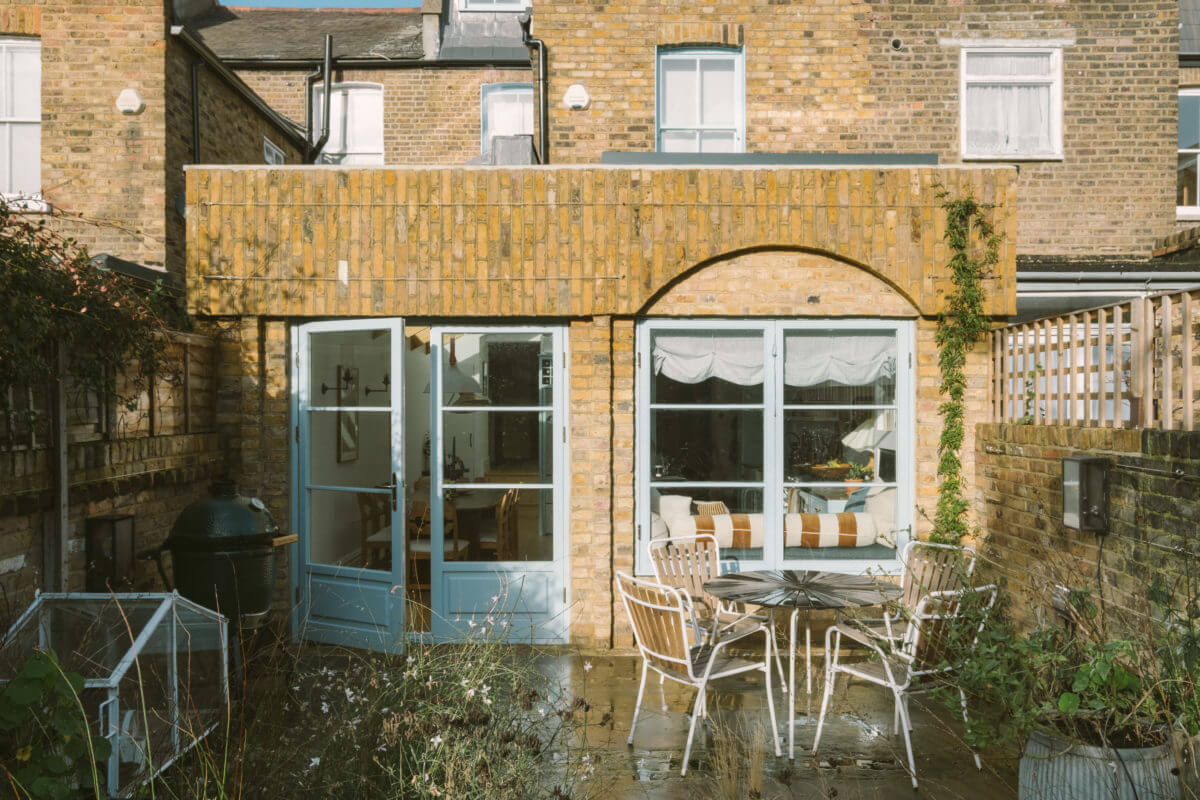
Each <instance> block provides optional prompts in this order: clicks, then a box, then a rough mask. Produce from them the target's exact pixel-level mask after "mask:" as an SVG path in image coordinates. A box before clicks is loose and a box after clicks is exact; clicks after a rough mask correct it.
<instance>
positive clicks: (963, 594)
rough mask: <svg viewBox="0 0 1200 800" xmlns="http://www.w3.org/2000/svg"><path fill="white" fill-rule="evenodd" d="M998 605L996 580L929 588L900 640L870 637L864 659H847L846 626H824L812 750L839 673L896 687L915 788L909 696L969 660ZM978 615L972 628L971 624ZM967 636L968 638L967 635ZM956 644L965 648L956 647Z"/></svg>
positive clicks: (897, 720)
mask: <svg viewBox="0 0 1200 800" xmlns="http://www.w3.org/2000/svg"><path fill="white" fill-rule="evenodd" d="M995 605H996V586H995V585H994V584H993V585H989V586H981V587H979V588H977V589H956V590H945V591H937V592H930V593H928V594H926V595H925V596H924V597H922V598H921V600H920V602H918V603H917V607H916V609H915V610H914V612H913V614H912V617H911V619H910V620H909V622H908V626H907V627H906V629H905V632H904V636H903V637H901V638H900V639H899V641H898V642H894V643H889V644H890V645H891V646H889V647H888V649H887V651H886V652H885V649H884V647H883V646H881V645H882V644H883V642H882V641H875V640H868V641H867V642H866V645H867V647H869V648H870V649H871V650H872V651H873V653H872V655H873V656H875V657H874V658H871V659H869V660H866V661H851V662H843V661H842V660H841V643H842V636H843V628H842V627H841V626H834V627H830V628H828V629H827V630H826V631H825V653H826V656H827V660H826V668H825V692H824V695H823V696H822V698H821V715H820V716H819V717H818V718H817V735H816V738H815V739H814V740H813V747H812V752H813V755H814V756H816V754H817V747H818V746H819V745H820V744H821V729H822V727H823V726H824V724H825V713H826V711H828V709H829V700H830V698H831V697H832V696H833V689H834V683H835V681H836V679H837V676H838V675H839V674H845V675H847V676H849V677H850V678H860V679H862V680H865V681H868V682H870V683H874V684H875V685H877V686H883V687H884V688H886V689H888V690H889V691H891V693H892V698H893V701H894V704H895V705H894V710H893V714H892V728H893V730H892V733H893V734H895V733H896V729H897V728H899V729H900V730H901V731H902V732H903V733H904V747H905V749H906V750H907V752H908V772H909V775H910V776H911V777H912V785H913V788H914V789H915V788H917V767H916V762H915V761H914V760H913V750H912V738H911V737H910V736H909V733H910V731H912V719H911V717H910V715H909V711H908V698H909V697H911V696H912V695H914V694H923V693H926V692H931V691H933V690H935V689H937V688H938V687H939V685H942V686H944V685H945V680H946V679H947V678H948V677H950V675H952V674H953V673H954V672H955V671H956V670H958V669H961V667H962V665H963V664H964V663H966V662H967V661H968V660H969V658H970V656H971V651H973V650H974V647H975V644H976V642H978V640H979V634H980V632H982V631H983V628H984V625H985V624H986V623H987V620H988V618H989V617H990V616H991V612H992V608H993V607H994V606H995ZM964 609H973V610H974V611H975V614H973V615H964V614H963V611H964ZM976 619H978V620H979V622H978V625H977V626H975V628H974V631H973V632H972V631H971V630H970V627H968V626H970V625H972V624H973V623H974V621H975V620H976ZM968 640H969V641H968ZM955 646H958V647H959V648H961V650H962V652H957V653H955V652H953V650H954V648H955ZM958 695H959V699H960V700H961V703H962V716H963V724H969V721H968V719H967V696H966V694H965V693H964V692H963V690H962V689H961V688H960V689H959V690H958ZM975 767H976V768H977V769H983V764H982V763H981V762H980V760H979V754H978V753H975Z"/></svg>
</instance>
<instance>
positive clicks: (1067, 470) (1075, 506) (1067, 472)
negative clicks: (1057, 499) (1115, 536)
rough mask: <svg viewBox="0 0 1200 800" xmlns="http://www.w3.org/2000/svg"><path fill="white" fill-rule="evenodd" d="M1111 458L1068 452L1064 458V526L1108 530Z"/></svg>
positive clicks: (1087, 529) (1078, 529)
mask: <svg viewBox="0 0 1200 800" xmlns="http://www.w3.org/2000/svg"><path fill="white" fill-rule="evenodd" d="M1108 467H1109V462H1108V459H1107V458H1096V457H1094V456H1066V457H1064V458H1063V460H1062V497H1063V508H1062V523H1063V527H1064V528H1073V529H1075V530H1077V531H1090V532H1092V533H1108Z"/></svg>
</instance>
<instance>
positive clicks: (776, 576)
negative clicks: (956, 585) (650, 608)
mask: <svg viewBox="0 0 1200 800" xmlns="http://www.w3.org/2000/svg"><path fill="white" fill-rule="evenodd" d="M704 591H706V592H708V593H709V594H711V595H712V596H714V597H717V598H720V599H721V600H724V601H726V602H729V603H749V604H752V605H757V606H762V607H763V608H766V609H768V610H769V611H770V612H771V622H772V629H774V621H775V611H776V610H780V609H789V610H790V612H791V613H790V619H789V621H788V692H789V695H790V696H789V697H788V758H795V755H796V754H795V749H796V632H797V631H796V627H797V626H796V621H797V618H798V616H799V615H800V613H801V612H804V667H805V673H806V676H807V678H806V680H807V684H806V689H807V693H808V702H809V707H808V708H807V710H806V714H805V717H806V719H805V721H806V722H807V718H808V717H810V716H811V711H812V708H811V703H812V624H811V622H812V621H811V619H810V614H811V612H813V611H824V610H830V609H833V610H841V609H843V608H859V607H863V606H874V605H881V604H883V603H887V602H889V601H891V600H895V599H897V598H898V597H899V596H900V587H898V586H896V585H895V584H893V583H889V582H887V581H883V580H879V579H876V578H873V577H871V576H869V575H849V574H846V573H842V572H820V571H816V570H792V569H784V570H756V571H754V572H732V573H730V574H728V575H722V576H720V577H718V578H713V579H712V580H709V581H707V582H705V584H704Z"/></svg>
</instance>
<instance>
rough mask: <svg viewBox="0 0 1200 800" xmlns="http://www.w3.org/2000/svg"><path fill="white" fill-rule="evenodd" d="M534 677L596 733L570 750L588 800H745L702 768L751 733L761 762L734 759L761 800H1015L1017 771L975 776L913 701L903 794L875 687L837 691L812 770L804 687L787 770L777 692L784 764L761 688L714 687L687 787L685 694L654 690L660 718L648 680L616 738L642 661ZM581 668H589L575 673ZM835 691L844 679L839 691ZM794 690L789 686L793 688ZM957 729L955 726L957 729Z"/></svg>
mask: <svg viewBox="0 0 1200 800" xmlns="http://www.w3.org/2000/svg"><path fill="white" fill-rule="evenodd" d="M542 664H543V667H544V668H545V669H546V670H547V671H548V672H549V673H550V674H552V675H553V676H554V677H555V678H556V679H557V680H559V681H561V682H562V683H563V684H564V685H569V686H570V687H571V689H572V691H573V692H574V693H575V694H577V695H578V696H581V697H584V698H585V699H586V700H587V701H588V703H590V704H591V707H592V709H593V713H594V714H595V718H596V719H597V720H600V719H605V720H606V723H605V724H604V725H603V726H600V725H591V726H589V727H588V728H587V729H586V733H585V734H584V735H585V736H586V741H575V742H572V749H573V750H574V751H575V752H576V753H578V752H580V751H579V750H575V748H582V747H586V752H587V753H588V754H589V759H590V764H591V765H592V768H593V772H592V776H591V777H590V778H589V782H590V783H591V784H592V787H591V791H592V792H593V793H594V796H599V797H605V798H626V797H628V798H651V799H653V800H660V799H661V800H676V799H677V798H678V799H680V800H702V798H719V797H727V796H728V797H735V796H738V797H754V796H755V795H754V793H753V792H752V791H751V789H750V786H749V785H744V786H740V787H738V788H737V789H735V790H734V791H736V792H738V793H737V794H730V793H729V791H730V789H729V788H728V787H726V788H725V789H724V790H722V788H721V787H720V786H718V785H717V784H718V781H717V780H716V778H717V774H716V772H715V771H714V770H715V766H714V765H713V763H712V762H713V761H719V760H721V759H722V758H724V759H725V760H726V762H727V761H728V757H729V756H728V754H727V753H726V754H722V753H720V752H719V750H720V748H721V747H726V748H727V747H729V745H727V744H722V743H721V741H720V740H721V738H722V736H723V735H724V737H725V738H726V739H728V738H729V736H731V735H732V736H738V735H742V736H745V735H753V734H752V733H750V734H747V732H753V731H755V730H757V731H759V732H760V735H761V740H762V743H761V747H762V752H763V753H764V754H765V755H764V757H763V758H761V759H756V758H753V757H750V756H749V755H748V754H747V753H745V752H743V753H740V754H739V755H738V757H739V758H740V759H741V760H742V761H743V763H745V764H750V765H751V766H750V768H751V769H754V767H753V763H754V762H756V761H758V762H759V763H761V767H760V768H759V769H760V770H761V781H755V782H754V783H761V786H762V792H761V797H763V798H832V797H837V798H838V799H839V800H846V799H847V798H890V797H928V798H966V797H970V798H971V799H972V800H991V798H1010V797H1015V796H1016V764H1015V762H1013V761H1010V760H1007V759H990V758H986V757H985V759H984V767H983V771H982V772H979V771H976V769H975V765H974V763H973V762H972V760H971V753H970V751H969V749H968V748H967V747H966V745H965V743H963V742H962V739H961V737H962V725H961V721H958V720H957V718H953V717H952V716H951V715H950V714H949V713H948V712H946V711H945V710H943V709H941V708H939V707H936V706H933V707H928V706H923V705H921V703H920V699H919V698H914V699H913V700H912V716H913V725H914V731H913V733H912V737H913V748H914V753H915V755H916V760H917V777H918V780H919V781H920V788H919V789H918V790H917V791H916V792H914V791H913V790H912V787H911V783H910V782H909V777H908V772H907V770H906V769H905V768H904V766H903V764H904V763H905V760H906V757H905V752H904V740H903V738H902V737H900V736H896V737H892V736H891V735H890V731H891V725H892V705H891V699H890V696H889V695H888V694H887V692H886V691H884V690H881V689H879V688H878V687H875V686H871V685H867V684H863V683H855V684H854V685H852V686H850V687H849V688H848V689H847V688H846V685H845V683H844V682H839V684H838V689H837V691H836V693H835V694H834V700H833V706H832V708H831V711H830V714H829V716H828V717H827V719H826V721H825V731H824V733H823V735H822V741H821V751H820V757H819V761H818V762H814V759H813V756H812V754H811V752H810V748H811V746H812V741H813V736H814V735H815V733H816V711H817V710H818V708H819V703H820V695H819V689H818V688H817V687H814V695H813V698H812V709H813V713H812V718H811V721H810V720H809V719H808V718H807V717H806V716H805V714H804V709H805V695H804V693H803V688H802V687H798V688H800V695H799V702H798V708H797V714H796V722H797V724H796V758H795V761H794V762H793V761H789V760H788V758H787V738H786V724H787V723H786V715H787V706H786V697H787V696H786V695H784V694H782V693H780V692H779V690H778V687H777V688H776V693H775V699H776V713H777V715H778V719H779V731H780V733H781V735H782V737H783V738H782V742H781V746H782V749H783V754H784V755H783V757H781V758H776V757H775V755H774V753H773V752H772V748H771V746H770V744H769V742H768V740H767V737H766V730H767V727H768V725H769V722H768V716H767V709H766V702H765V698H764V695H763V691H762V684H761V680H759V679H757V678H745V679H740V678H734V679H729V680H726V681H722V682H720V683H717V684H714V686H713V687H712V688H710V691H711V692H712V695H711V698H710V701H709V719H708V721H707V723H706V724H704V725H703V726H702V727H697V730H696V740H695V744H694V745H693V748H692V759H691V765H690V766H689V769H688V774H687V776H680V774H679V768H680V763H679V759H680V758H681V756H682V753H683V746H684V742H685V740H686V738H687V726H688V718H687V712H688V711H689V710H690V707H691V702H692V698H693V696H694V695H693V693H692V692H691V691H690V690H689V689H687V688H686V687H683V686H680V685H678V684H674V685H673V684H672V683H671V682H670V681H668V682H667V683H666V685H665V686H664V687H663V693H662V697H665V700H666V706H667V711H666V712H664V711H663V709H662V700H661V699H660V693H659V686H658V681H657V680H655V679H654V676H653V673H652V674H651V678H650V679H649V680H648V681H647V685H646V697H645V701H644V704H643V708H642V714H641V717H640V718H639V720H638V729H637V735H636V736H635V738H634V744H633V746H632V747H630V746H627V745H626V743H625V737H626V736H627V735H628V732H629V723H630V720H631V719H632V715H633V706H634V701H635V700H636V698H637V688H638V679H639V677H640V673H641V661H640V659H639V658H637V657H636V656H611V655H605V654H601V655H594V656H590V657H588V656H574V655H570V656H568V655H564V656H560V657H554V656H544V657H543V658H542ZM586 664H590V665H591V669H590V670H585V669H584V666H585V665H586ZM843 681H844V679H843ZM797 683H800V681H799V680H798V681H797ZM956 723H957V724H956Z"/></svg>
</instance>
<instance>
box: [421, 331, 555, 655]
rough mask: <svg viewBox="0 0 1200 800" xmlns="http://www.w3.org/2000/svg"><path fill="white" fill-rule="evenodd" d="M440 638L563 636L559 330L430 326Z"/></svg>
mask: <svg viewBox="0 0 1200 800" xmlns="http://www.w3.org/2000/svg"><path fill="white" fill-rule="evenodd" d="M430 342H431V359H432V360H431V367H432V375H431V382H430V383H431V394H432V403H431V409H432V416H431V420H430V422H431V430H432V437H431V458H430V464H431V471H432V479H433V480H432V485H431V492H430V495H431V500H432V503H431V506H432V507H431V518H432V530H433V542H432V559H431V600H432V608H433V619H432V633H433V637H434V639H436V640H457V639H463V638H468V637H473V636H474V637H478V636H488V637H493V638H503V639H505V640H508V641H513V642H522V641H524V642H541V643H559V642H565V641H566V640H567V635H568V620H567V589H566V585H567V584H566V530H567V525H566V520H567V497H566V475H567V469H566V438H567V437H566V425H567V420H566V413H565V407H566V406H565V397H566V380H565V377H566V368H565V365H566V341H565V332H564V330H563V329H562V328H561V327H471V328H468V327H434V328H433V329H432V331H431V335H430Z"/></svg>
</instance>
